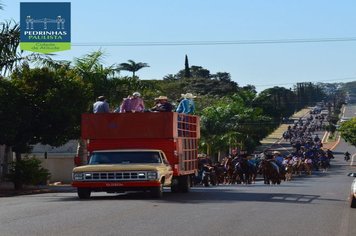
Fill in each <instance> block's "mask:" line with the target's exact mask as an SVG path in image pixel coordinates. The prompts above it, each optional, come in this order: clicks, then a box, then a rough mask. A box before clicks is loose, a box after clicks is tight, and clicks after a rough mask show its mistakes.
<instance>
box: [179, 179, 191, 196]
mask: <svg viewBox="0 0 356 236" xmlns="http://www.w3.org/2000/svg"><path fill="white" fill-rule="evenodd" d="M178 185H179V190H180V192H182V193H187V192H189V190H190V176H189V175H184V176H180V178H179V183H178Z"/></svg>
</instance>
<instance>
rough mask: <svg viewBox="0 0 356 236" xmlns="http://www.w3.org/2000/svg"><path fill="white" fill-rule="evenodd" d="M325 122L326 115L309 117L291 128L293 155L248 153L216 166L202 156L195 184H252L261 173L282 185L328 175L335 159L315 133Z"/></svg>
mask: <svg viewBox="0 0 356 236" xmlns="http://www.w3.org/2000/svg"><path fill="white" fill-rule="evenodd" d="M324 120H325V117H324V116H323V115H318V114H310V116H309V117H308V118H303V119H299V120H298V121H296V122H295V123H294V124H292V125H289V126H288V129H287V130H286V131H285V132H284V134H283V138H284V140H285V141H289V142H290V144H291V146H292V147H293V151H291V152H289V151H288V150H287V149H285V151H286V153H283V154H282V153H281V152H279V151H273V152H271V151H269V152H268V151H267V152H263V153H261V154H259V155H255V156H254V157H251V156H248V155H246V154H240V155H238V154H235V155H228V156H226V157H225V158H223V160H221V161H220V162H216V163H212V161H211V160H210V158H209V157H208V156H206V155H205V156H204V155H203V156H202V157H200V158H199V165H198V169H199V173H198V175H197V178H196V183H200V184H203V185H205V186H209V185H210V184H212V185H218V184H234V183H243V184H251V183H253V182H255V180H256V176H257V175H258V174H260V175H262V176H263V179H264V183H265V184H280V183H281V181H283V180H286V181H289V180H291V179H292V176H293V175H301V174H302V173H304V174H307V175H311V174H312V171H319V170H320V171H323V172H325V171H327V170H328V168H330V160H331V159H334V156H333V153H332V151H331V150H329V149H327V150H323V144H322V140H321V139H320V138H319V136H318V135H317V134H315V132H316V131H319V130H322V129H323V121H324ZM346 155H347V154H346V153H345V158H346ZM349 155H350V154H349ZM345 160H346V159H345Z"/></svg>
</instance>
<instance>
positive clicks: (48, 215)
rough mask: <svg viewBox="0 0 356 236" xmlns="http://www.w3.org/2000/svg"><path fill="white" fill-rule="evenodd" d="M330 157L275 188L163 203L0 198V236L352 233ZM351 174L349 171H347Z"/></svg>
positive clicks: (168, 196)
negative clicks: (327, 165)
mask: <svg viewBox="0 0 356 236" xmlns="http://www.w3.org/2000/svg"><path fill="white" fill-rule="evenodd" d="M352 168H353V167H350V166H347V165H345V163H344V162H343V161H342V155H339V154H336V160H335V161H334V162H333V168H332V169H331V170H330V171H329V172H328V173H315V174H314V175H313V176H310V177H306V176H304V177H299V178H296V179H294V180H293V181H291V182H284V183H282V184H281V185H280V186H266V185H263V184H262V183H261V182H258V183H256V184H254V185H251V186H240V185H234V186H219V187H209V188H205V187H197V188H195V189H193V190H192V192H191V193H188V194H172V193H170V192H169V190H168V189H167V192H165V195H164V197H163V199H161V200H154V199H148V198H145V196H143V195H141V194H131V195H114V196H113V195H107V194H99V193H98V194H94V197H93V198H92V199H91V200H88V201H80V200H78V199H77V197H76V194H75V193H55V194H53V193H52V194H41V195H30V196H19V197H11V198H1V199H0V235H2V236H8V235H11V236H12V235H26V236H27V235H28V236H30V235H46V236H47V235H148V236H150V235H179V236H181V235H204V236H206V235H213V236H216V235H229V236H230V235H258V236H261V235H264V236H265V235H273V236H279V235H281V236H282V235H283V236H285V235H289V236H293V235H302V236H303V235H305V236H309V235H313V236H319V235H320V236H328V235H330V236H335V235H339V236H346V235H348V236H351V235H352V236H354V235H356V226H355V219H356V210H355V209H351V208H349V206H348V201H347V198H348V191H349V187H350V184H351V182H352V178H350V177H347V176H346V173H348V172H349V171H351V169H352ZM353 170H354V171H355V169H353Z"/></svg>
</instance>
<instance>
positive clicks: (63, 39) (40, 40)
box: [20, 2, 71, 53]
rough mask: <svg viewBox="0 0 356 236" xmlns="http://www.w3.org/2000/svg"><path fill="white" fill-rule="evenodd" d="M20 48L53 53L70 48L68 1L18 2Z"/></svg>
mask: <svg viewBox="0 0 356 236" xmlns="http://www.w3.org/2000/svg"><path fill="white" fill-rule="evenodd" d="M20 26H21V34H20V48H21V50H26V51H31V52H39V53H53V52H59V51H64V50H70V48H71V43H70V42H71V34H70V28H71V24H70V3H69V2H51V3H49V2H24V3H20Z"/></svg>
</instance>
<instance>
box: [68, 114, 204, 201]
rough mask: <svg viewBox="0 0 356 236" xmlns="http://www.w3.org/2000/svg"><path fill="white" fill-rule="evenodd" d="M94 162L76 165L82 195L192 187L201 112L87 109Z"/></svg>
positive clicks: (157, 193)
mask: <svg viewBox="0 0 356 236" xmlns="http://www.w3.org/2000/svg"><path fill="white" fill-rule="evenodd" d="M81 125H82V126H81V128H82V139H83V140H85V141H86V146H87V151H88V160H89V162H88V164H87V165H83V166H78V167H75V168H74V169H73V176H72V178H73V182H72V186H74V187H77V190H78V196H79V198H89V197H90V195H91V192H93V191H103V192H108V193H116V192H125V191H137V190H140V191H149V192H150V193H151V194H152V196H154V197H161V196H162V193H163V187H167V186H169V187H171V191H172V192H188V191H189V188H190V185H191V177H193V176H194V174H195V173H196V171H197V167H198V161H197V157H198V140H199V138H200V120H199V117H198V116H194V115H186V114H179V113H176V112H144V113H99V114H83V115H82V124H81Z"/></svg>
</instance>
